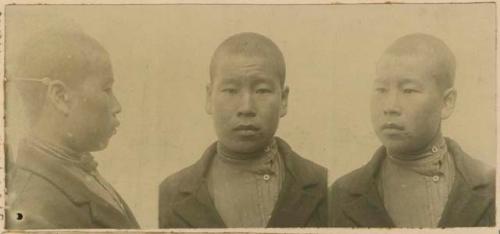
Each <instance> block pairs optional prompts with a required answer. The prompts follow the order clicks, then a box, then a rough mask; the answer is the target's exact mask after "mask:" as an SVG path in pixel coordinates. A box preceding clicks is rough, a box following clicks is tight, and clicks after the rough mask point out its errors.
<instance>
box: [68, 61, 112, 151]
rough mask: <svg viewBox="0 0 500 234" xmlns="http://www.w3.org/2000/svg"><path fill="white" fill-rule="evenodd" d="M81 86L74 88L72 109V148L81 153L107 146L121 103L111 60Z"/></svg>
mask: <svg viewBox="0 0 500 234" xmlns="http://www.w3.org/2000/svg"><path fill="white" fill-rule="evenodd" d="M92 70H93V71H92V72H91V73H90V74H89V75H88V76H87V77H86V79H85V80H84V81H83V82H82V84H81V85H80V86H79V87H76V88H74V89H72V90H71V95H73V96H74V102H73V105H71V108H70V110H69V114H68V121H69V123H70V124H71V125H70V126H71V127H70V130H69V131H68V132H69V134H71V135H70V139H71V142H70V144H71V145H72V148H74V149H76V150H78V151H80V152H90V151H97V150H102V149H104V148H105V147H106V146H107V145H108V142H109V139H110V138H111V136H112V135H114V134H115V133H116V128H117V127H118V125H119V121H118V120H117V118H116V115H117V114H118V113H119V112H120V111H121V106H120V104H119V103H118V100H117V99H116V97H115V96H114V94H113V90H112V85H113V71H112V68H111V64H110V62H109V59H107V58H106V59H105V62H103V63H101V64H99V65H97V67H96V69H92Z"/></svg>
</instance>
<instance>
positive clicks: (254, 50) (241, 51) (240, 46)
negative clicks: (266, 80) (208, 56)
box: [210, 32, 286, 86]
mask: <svg viewBox="0 0 500 234" xmlns="http://www.w3.org/2000/svg"><path fill="white" fill-rule="evenodd" d="M233 56H245V57H258V58H262V59H264V60H265V62H266V64H267V65H268V66H271V67H272V70H273V71H274V72H275V74H276V75H277V76H278V77H279V78H280V83H281V85H282V86H283V85H284V83H285V76H286V66H285V59H284V58H283V54H282V53H281V51H280V49H279V48H278V46H276V44H274V42H273V41H271V40H270V39H269V38H267V37H265V36H263V35H260V34H257V33H251V32H245V33H239V34H236V35H233V36H231V37H229V38H228V39H226V40H225V41H224V42H222V44H221V45H219V47H217V49H216V50H215V53H214V55H213V56H212V61H211V62H210V80H211V81H212V82H213V79H214V77H215V76H216V74H217V69H218V66H219V65H220V63H221V60H223V59H228V58H231V57H233Z"/></svg>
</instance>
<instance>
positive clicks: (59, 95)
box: [47, 80, 71, 115]
mask: <svg viewBox="0 0 500 234" xmlns="http://www.w3.org/2000/svg"><path fill="white" fill-rule="evenodd" d="M47 96H48V99H49V101H50V103H51V104H52V105H53V106H54V107H55V108H56V109H57V110H59V111H61V113H63V114H64V115H68V114H69V111H70V105H71V100H70V93H69V88H68V87H67V86H66V85H65V84H64V83H63V82H62V81H59V80H53V81H50V83H49V84H48V85H47Z"/></svg>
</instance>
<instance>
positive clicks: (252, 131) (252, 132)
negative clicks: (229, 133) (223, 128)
mask: <svg viewBox="0 0 500 234" xmlns="http://www.w3.org/2000/svg"><path fill="white" fill-rule="evenodd" d="M259 130H260V129H259V128H258V127H256V126H253V125H238V126H237V127H235V128H233V131H234V132H236V134H238V135H240V136H243V137H253V136H256V135H257V132H258V131H259Z"/></svg>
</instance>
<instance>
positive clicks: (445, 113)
mask: <svg viewBox="0 0 500 234" xmlns="http://www.w3.org/2000/svg"><path fill="white" fill-rule="evenodd" d="M456 101H457V90H456V89H454V88H449V89H447V90H446V91H444V93H443V104H444V105H443V108H442V110H441V119H447V118H449V117H450V116H451V114H453V111H454V110H455V102H456Z"/></svg>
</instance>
